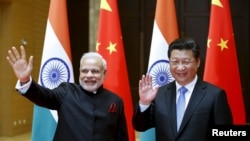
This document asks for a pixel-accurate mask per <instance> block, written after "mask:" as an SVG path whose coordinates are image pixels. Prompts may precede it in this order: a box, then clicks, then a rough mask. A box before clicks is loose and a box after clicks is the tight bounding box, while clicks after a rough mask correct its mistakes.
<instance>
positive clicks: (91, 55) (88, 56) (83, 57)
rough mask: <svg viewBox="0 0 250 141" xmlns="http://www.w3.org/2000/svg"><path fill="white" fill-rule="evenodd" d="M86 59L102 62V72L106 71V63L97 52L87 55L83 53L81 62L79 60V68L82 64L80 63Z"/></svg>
mask: <svg viewBox="0 0 250 141" xmlns="http://www.w3.org/2000/svg"><path fill="white" fill-rule="evenodd" d="M86 58H99V59H101V60H102V65H103V68H104V70H106V69H107V61H106V60H105V59H104V58H103V57H102V55H101V54H100V53H98V52H87V53H84V54H83V55H82V57H81V60H80V66H81V64H82V61H83V60H84V59H86Z"/></svg>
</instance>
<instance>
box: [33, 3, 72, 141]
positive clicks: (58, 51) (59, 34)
mask: <svg viewBox="0 0 250 141" xmlns="http://www.w3.org/2000/svg"><path fill="white" fill-rule="evenodd" d="M63 81H67V82H74V77H73V69H72V63H71V50H70V40H69V31H68V17H67V9H66V0H51V1H50V7H49V14H48V20H47V26H46V32H45V40H44V47H43V54H42V60H41V67H40V74H39V80H38V83H39V84H40V85H42V86H43V87H47V88H50V89H52V88H54V87H56V86H58V85H59V84H60V83H61V82H63ZM57 120H58V117H57V112H56V111H54V110H49V109H46V108H42V107H40V106H37V105H35V106H34V113H33V124H32V141H52V140H53V137H54V133H55V129H56V125H57Z"/></svg>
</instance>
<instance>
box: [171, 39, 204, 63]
mask: <svg viewBox="0 0 250 141" xmlns="http://www.w3.org/2000/svg"><path fill="white" fill-rule="evenodd" d="M175 49H178V50H192V52H193V56H194V58H195V59H199V58H200V46H199V45H198V44H197V43H196V42H195V41H194V39H192V38H190V37H183V38H178V39H175V40H174V41H173V42H172V43H171V44H170V45H169V49H168V58H170V55H171V52H172V51H173V50H175Z"/></svg>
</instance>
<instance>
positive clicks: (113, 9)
mask: <svg viewBox="0 0 250 141" xmlns="http://www.w3.org/2000/svg"><path fill="white" fill-rule="evenodd" d="M98 30H99V31H98V39H97V45H96V51H98V52H99V53H100V54H102V55H103V57H104V58H105V59H106V60H107V64H108V65H107V66H108V71H107V75H106V77H105V80H104V87H105V88H107V89H109V90H111V91H113V92H115V93H116V94H118V95H119V96H121V97H122V99H123V101H124V107H125V114H126V120H127V127H128V134H129V141H134V140H135V131H134V129H133V127H132V113H133V103H132V98H131V93H130V86H129V79H128V74H127V66H126V60H125V54H124V48H123V40H122V34H121V27H120V18H119V11H118V6H117V1H116V0H109V1H107V0H101V7H100V17H99V29H98Z"/></svg>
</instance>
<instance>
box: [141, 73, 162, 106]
mask: <svg viewBox="0 0 250 141" xmlns="http://www.w3.org/2000/svg"><path fill="white" fill-rule="evenodd" d="M158 89H159V86H156V87H153V86H152V76H150V75H149V74H146V75H142V79H141V80H140V81H139V97H140V103H141V104H143V105H149V104H150V103H151V102H152V101H153V100H154V99H155V97H156V95H157V92H158Z"/></svg>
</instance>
